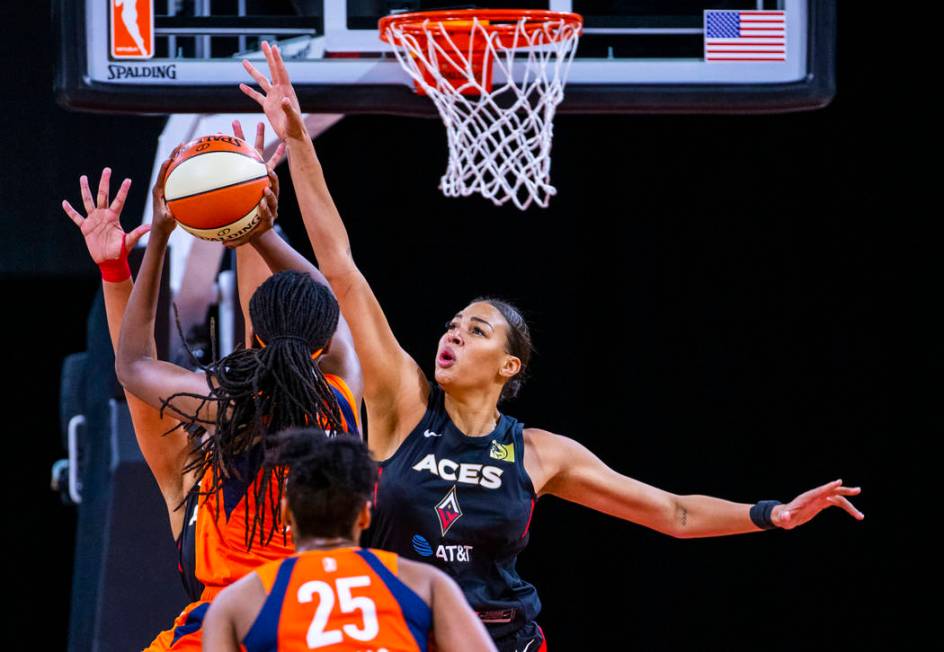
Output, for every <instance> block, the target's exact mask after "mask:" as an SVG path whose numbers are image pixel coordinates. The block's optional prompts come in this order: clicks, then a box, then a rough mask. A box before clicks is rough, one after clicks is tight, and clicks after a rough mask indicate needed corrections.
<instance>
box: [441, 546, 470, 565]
mask: <svg viewBox="0 0 944 652" xmlns="http://www.w3.org/2000/svg"><path fill="white" fill-rule="evenodd" d="M436 556H437V557H439V558H440V559H442V560H443V561H453V562H455V561H459V562H468V561H469V559H470V558H471V556H472V546H438V547H437V548H436Z"/></svg>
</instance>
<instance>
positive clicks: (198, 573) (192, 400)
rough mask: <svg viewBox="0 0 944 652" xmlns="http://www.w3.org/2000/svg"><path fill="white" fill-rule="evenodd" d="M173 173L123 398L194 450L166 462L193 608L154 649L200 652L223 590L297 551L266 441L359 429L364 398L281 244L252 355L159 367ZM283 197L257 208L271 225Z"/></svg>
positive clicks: (300, 263)
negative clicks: (317, 429)
mask: <svg viewBox="0 0 944 652" xmlns="http://www.w3.org/2000/svg"><path fill="white" fill-rule="evenodd" d="M166 165H167V163H165V166H164V168H163V169H162V172H161V174H160V175H159V181H158V183H157V184H156V186H155V188H154V191H153V199H154V219H153V222H152V229H151V239H150V241H149V243H148V249H147V252H146V254H145V259H144V262H143V263H142V267H141V271H140V273H139V275H138V282H137V284H136V285H135V287H134V290H133V291H132V293H131V297H130V299H129V300H128V305H127V308H126V309H125V315H124V322H123V324H122V337H121V340H120V342H119V346H118V354H117V357H116V368H117V371H118V375H119V380H121V381H122V383H123V385H124V386H125V388H126V390H128V391H129V392H130V393H132V394H134V395H135V396H137V397H139V398H140V399H142V400H143V401H144V402H145V403H146V404H148V405H150V406H151V408H156V409H159V410H163V411H165V413H166V414H170V415H171V416H172V417H174V418H176V419H177V420H178V421H180V422H182V423H184V424H185V425H186V435H187V436H185V437H184V441H185V442H187V446H186V447H184V448H181V449H179V450H177V455H176V456H175V457H174V458H173V459H172V460H170V461H171V462H172V464H171V466H173V468H174V469H175V471H176V473H178V474H179V476H178V477H181V478H182V481H181V485H182V487H183V488H184V489H183V492H182V493H183V495H180V496H179V498H178V499H177V501H176V502H175V503H174V505H173V508H174V510H176V511H174V512H173V516H176V515H180V517H181V518H180V521H181V529H180V536H179V539H178V547H179V549H180V561H181V564H180V566H181V571H182V573H183V575H184V581H185V585H186V586H187V588H188V591H189V592H190V594H191V598H192V599H193V600H194V602H193V603H192V604H190V605H188V606H187V607H186V608H185V609H184V611H183V612H182V613H181V615H180V616H179V617H178V619H177V621H176V622H175V623H174V626H173V627H172V628H171V629H169V630H167V631H165V632H163V633H162V634H160V635H159V636H158V637H157V638H156V639H155V640H154V642H153V643H152V645H151V647H150V648H149V649H152V650H166V649H173V650H184V649H188V650H198V649H199V648H200V624H201V621H202V616H203V614H204V613H205V612H206V608H207V605H208V602H209V601H210V600H212V599H213V597H214V596H215V595H216V593H218V592H219V591H220V590H221V589H222V588H223V587H225V586H227V585H228V584H230V583H231V582H233V581H234V580H236V579H239V578H240V577H242V576H243V575H245V574H246V573H247V572H249V571H250V570H252V569H254V568H255V567H257V566H259V565H260V564H262V563H265V562H267V561H270V560H273V559H281V558H283V557H285V556H287V555H289V554H291V553H292V552H293V551H294V546H293V543H292V539H291V533H290V532H289V531H287V530H286V528H285V527H284V522H283V520H282V518H281V514H280V513H279V509H278V505H279V496H280V494H281V491H282V486H283V482H282V480H283V472H282V471H281V470H280V469H275V470H271V471H263V470H262V469H261V462H262V453H263V451H264V449H265V447H266V442H267V437H268V433H269V432H270V430H271V432H276V431H277V430H279V429H282V428H285V427H289V426H304V425H309V424H317V425H320V426H322V427H323V428H325V429H329V430H332V431H336V432H341V431H357V430H358V416H357V415H358V413H359V406H360V393H361V391H362V390H361V380H360V367H359V364H358V362H357V357H356V355H355V354H354V352H353V347H352V346H351V341H350V335H349V331H348V329H347V327H346V325H345V324H344V323H343V321H342V320H341V319H340V317H339V311H338V308H337V302H336V301H335V299H334V297H333V296H332V295H331V293H330V291H329V290H328V289H327V286H326V284H325V283H324V281H323V277H320V275H319V274H318V272H317V270H316V269H315V268H314V267H313V266H311V265H310V263H308V262H307V261H306V260H305V259H304V258H303V257H302V256H300V255H298V254H297V253H296V252H295V251H294V250H292V249H291V248H290V247H289V246H288V245H287V244H286V243H284V242H282V241H281V240H280V239H279V242H278V243H275V244H273V246H271V247H270V248H269V249H270V250H269V251H267V257H266V262H267V263H268V264H269V267H270V268H271V269H272V271H274V272H277V273H276V274H274V275H273V276H271V277H270V278H268V279H267V280H265V281H264V282H263V283H262V284H261V285H260V286H259V288H258V289H257V290H256V291H255V292H254V293H253V294H252V298H251V300H250V302H249V313H250V321H249V322H247V323H249V324H251V327H252V339H251V346H250V347H247V348H245V349H240V350H237V351H236V352H234V353H232V354H230V355H228V356H226V357H224V358H223V359H221V360H219V361H217V362H215V363H213V364H211V365H210V366H209V367H207V368H206V369H205V370H203V371H198V372H193V371H190V370H187V369H184V368H182V367H178V366H176V365H173V364H170V363H168V362H162V361H159V360H156V359H154V357H153V349H152V346H153V345H152V339H153V326H154V313H155V310H156V305H155V304H156V298H157V288H158V286H159V282H160V273H161V271H160V270H161V264H162V259H163V256H164V254H165V251H166V245H167V239H168V237H169V235H170V232H171V231H172V230H173V228H174V226H175V224H174V221H173V218H172V217H171V216H170V214H169V212H168V211H167V207H166V204H165V203H164V200H163V196H162V193H161V186H162V183H161V180H162V178H163V170H166ZM271 178H272V180H273V184H274V187H275V190H276V192H277V177H275V175H274V174H272V175H271ZM276 192H272V191H268V192H267V194H266V197H265V199H264V201H263V203H262V205H261V207H260V210H261V211H263V212H264V213H265V214H266V215H267V216H268V217H269V218H270V221H271V218H272V216H273V214H274V213H275V210H276V207H277V206H276ZM259 260H260V261H261V260H262V259H261V258H259ZM285 270H296V271H285ZM298 270H305V271H304V272H300V271H298ZM316 279H317V280H316ZM242 287H243V285H242V283H241V288H242ZM329 357H330V361H329V360H326V359H325V358H329ZM329 362H330V363H329ZM326 363H329V364H326ZM332 372H334V373H332ZM172 436H175V438H176V439H179V436H178V435H177V433H173V435H172ZM188 439H189V441H188ZM165 497H166V496H165ZM181 506H183V507H184V509H177V508H178V507H181ZM168 507H169V508H170V507H171V503H170V502H168ZM173 516H172V519H173Z"/></svg>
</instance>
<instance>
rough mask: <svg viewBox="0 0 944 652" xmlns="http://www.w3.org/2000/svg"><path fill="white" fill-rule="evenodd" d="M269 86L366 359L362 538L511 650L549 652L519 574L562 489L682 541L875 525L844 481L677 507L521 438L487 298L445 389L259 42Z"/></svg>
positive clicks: (476, 307) (467, 321)
mask: <svg viewBox="0 0 944 652" xmlns="http://www.w3.org/2000/svg"><path fill="white" fill-rule="evenodd" d="M263 51H264V53H265V55H266V59H267V62H268V64H269V70H270V73H271V74H272V79H271V80H270V79H267V78H266V77H264V76H263V75H262V74H261V73H260V72H259V71H258V70H256V69H255V68H254V67H253V66H252V65H251V64H249V63H248V62H244V64H243V65H244V67H245V68H246V69H247V71H248V72H249V73H250V75H251V76H252V77H253V79H255V81H256V82H257V83H258V84H259V86H260V87H261V89H262V92H261V93H260V92H258V91H256V90H254V89H252V88H250V87H248V86H246V85H245V84H243V85H241V88H242V90H243V92H244V93H246V94H247V95H249V96H250V97H251V98H253V99H254V100H255V101H256V102H258V104H259V105H260V106H261V107H262V109H263V110H264V111H265V113H266V116H267V118H268V119H269V121H270V123H271V124H272V126H273V128H274V129H275V130H276V132H277V133H278V135H279V136H280V137H281V138H282V139H283V140H285V141H286V146H287V150H288V153H289V167H290V169H291V172H292V178H293V180H294V182H295V188H296V193H297V196H298V203H299V207H300V209H301V213H302V217H303V219H304V223H305V227H306V229H307V231H308V235H309V238H310V239H311V243H312V246H313V248H314V251H315V255H316V257H317V258H318V262H319V265H320V268H321V271H322V272H323V273H324V275H325V276H326V277H327V279H328V282H329V283H330V284H331V287H332V288H333V289H334V292H335V294H336V295H337V297H338V301H339V303H340V305H341V310H342V312H343V314H344V315H345V316H346V317H347V318H348V321H349V322H350V324H351V330H352V332H353V334H354V346H355V348H356V350H357V354H358V356H359V358H360V359H361V361H362V363H363V370H364V400H365V402H366V404H367V412H368V422H369V426H370V432H369V436H368V442H369V443H370V447H371V450H372V452H373V454H374V456H375V457H376V458H377V459H378V460H382V463H381V476H380V480H379V483H378V488H377V491H376V493H375V500H374V522H375V526H374V529H373V532H372V536H371V538H370V540H369V542H367V543H368V544H369V545H371V546H373V547H377V548H384V549H387V550H391V551H394V552H396V553H397V554H399V555H402V556H404V557H406V558H409V559H417V560H426V561H429V562H431V563H434V564H436V565H437V566H439V567H440V568H443V569H444V570H446V571H447V572H449V573H450V574H451V575H452V576H453V577H455V578H456V580H457V581H458V583H459V585H460V586H461V587H462V589H463V591H464V592H465V595H466V598H467V599H468V600H469V602H470V604H471V605H472V607H473V608H474V609H476V610H477V611H478V612H479V615H480V616H481V618H482V620H483V621H484V622H485V623H486V625H487V626H488V628H489V631H490V633H491V634H492V636H493V638H494V639H495V641H496V644H497V647H498V648H499V649H500V650H528V651H529V652H536V651H538V650H540V649H542V648H543V647H544V645H545V644H544V640H543V634H542V633H541V631H540V628H539V627H538V626H537V624H536V623H535V621H534V618H535V617H536V615H537V613H538V610H539V608H540V603H539V602H538V599H537V595H536V592H535V589H534V587H533V586H531V585H530V584H528V583H527V582H524V581H523V580H522V579H521V578H520V577H519V576H518V574H517V572H516V571H515V559H516V556H517V554H518V552H520V551H521V549H523V548H524V547H525V545H526V544H527V542H528V538H529V534H528V533H529V529H530V521H531V517H532V515H533V510H534V503H535V500H536V498H537V497H538V496H541V495H545V494H551V495H555V496H559V497H561V498H564V499H566V500H570V501H573V502H575V503H578V504H580V505H584V506H586V507H590V508H592V509H596V510H598V511H601V512H604V513H607V514H611V515H613V516H616V517H618V518H621V519H624V520H627V521H632V522H634V523H638V524H640V525H644V526H646V527H649V528H651V529H654V530H657V531H659V532H663V533H665V534H668V535H670V536H673V537H680V538H693V537H708V536H724V535H731V534H740V533H747V532H759V531H761V530H762V529H767V528H772V527H781V528H786V529H790V528H794V527H796V526H798V525H801V524H803V523H806V522H807V521H809V520H810V519H811V518H813V517H814V516H816V514H818V513H819V512H820V511H821V510H823V509H825V508H826V507H830V506H838V507H841V508H843V509H845V510H846V511H847V512H849V514H851V515H852V516H853V517H855V518H857V519H860V520H861V519H862V518H864V517H863V515H862V513H861V512H859V511H858V510H857V509H856V508H855V507H854V506H853V505H852V504H851V503H850V502H849V500H848V499H847V498H846V496H852V495H856V494H858V493H859V491H860V490H859V488H853V487H844V486H842V482H841V481H840V480H837V481H834V482H830V483H829V484H826V485H823V486H822V487H819V488H817V489H813V490H811V491H808V492H806V493H804V494H802V495H800V496H798V497H797V498H795V499H794V500H792V501H791V502H790V503H788V504H786V505H782V504H779V503H777V504H775V503H774V501H765V502H763V503H759V504H758V505H753V506H752V505H749V504H738V503H733V502H729V501H726V500H721V499H718V498H712V497H709V496H679V495H674V494H671V493H669V492H666V491H663V490H661V489H658V488H656V487H652V486H649V485H646V484H643V483H642V482H638V481H636V480H634V479H632V478H629V477H627V476H624V475H621V474H619V473H617V472H616V471H613V470H612V469H610V468H609V467H607V466H606V465H605V464H604V463H603V462H602V461H600V459H599V458H597V457H596V456H595V455H593V453H591V452H590V451H589V450H587V449H586V448H585V447H583V446H582V445H581V444H579V443H578V442H576V441H574V440H572V439H569V438H567V437H562V436H560V435H556V434H553V433H550V432H547V431H545V430H541V429H538V428H524V427H523V426H522V424H521V423H519V422H518V421H516V420H515V419H513V418H511V417H508V416H507V415H503V414H502V413H501V412H499V410H498V402H499V400H500V398H501V397H502V396H507V395H509V394H511V393H514V392H515V391H517V387H518V385H519V384H520V379H521V377H522V376H521V375H522V373H523V372H524V370H525V369H526V367H527V364H528V361H529V357H530V353H531V342H530V335H529V333H528V328H527V325H526V324H525V322H524V320H523V319H522V318H521V315H520V314H519V313H518V311H517V310H515V309H514V308H513V307H512V306H510V305H508V304H507V303H504V302H501V301H496V300H488V299H486V300H476V301H473V302H472V303H470V304H469V305H467V306H466V307H464V308H463V309H462V310H460V311H459V312H458V313H457V314H456V315H455V316H454V317H453V318H452V320H451V321H450V322H449V323H448V326H447V328H446V332H445V333H444V334H443V336H442V337H441V338H440V341H439V349H438V353H437V356H436V371H435V382H433V383H430V382H429V380H427V378H426V376H425V374H424V373H423V371H422V370H421V369H420V367H419V365H417V364H416V362H415V361H414V360H413V358H412V357H410V355H409V354H408V353H407V352H406V351H404V350H403V349H402V348H401V347H400V345H399V343H398V342H397V339H396V337H394V334H393V332H392V331H391V329H390V326H389V325H388V323H387V320H386V318H385V316H384V313H383V311H382V310H381V308H380V304H379V303H378V301H377V299H376V297H375V296H374V294H373V292H372V291H371V289H370V286H369V285H368V283H367V281H366V279H365V278H364V276H363V275H362V274H361V272H360V270H359V269H358V268H357V266H356V265H355V264H354V259H353V257H352V255H351V247H350V243H349V241H348V236H347V232H346V230H345V228H344V224H343V223H342V221H341V218H340V215H339V214H338V211H337V209H336V207H335V205H334V203H333V201H332V199H331V195H330V193H329V192H328V188H327V185H326V183H325V179H324V175H323V173H322V169H321V164H320V162H319V161H318V158H317V156H316V154H315V151H314V147H313V146H312V142H311V139H310V138H309V135H308V133H307V131H306V128H305V124H304V122H303V120H302V118H301V114H300V111H299V105H298V100H297V98H296V97H295V92H294V90H293V89H292V86H291V82H290V80H289V78H288V73H287V71H286V68H285V65H284V63H283V61H282V58H281V54H280V52H279V50H278V49H277V48H269V46H268V45H264V46H263Z"/></svg>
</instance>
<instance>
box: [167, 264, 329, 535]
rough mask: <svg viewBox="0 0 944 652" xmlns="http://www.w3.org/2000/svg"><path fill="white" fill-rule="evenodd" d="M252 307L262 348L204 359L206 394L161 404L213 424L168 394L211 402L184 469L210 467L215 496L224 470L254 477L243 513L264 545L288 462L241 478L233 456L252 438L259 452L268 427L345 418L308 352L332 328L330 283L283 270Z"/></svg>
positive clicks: (249, 530) (249, 531)
mask: <svg viewBox="0 0 944 652" xmlns="http://www.w3.org/2000/svg"><path fill="white" fill-rule="evenodd" d="M249 314H250V317H251V319H252V325H253V329H254V332H255V335H256V338H257V340H258V342H259V344H260V345H261V346H262V348H252V349H240V350H237V351H234V352H233V353H231V354H230V355H228V356H225V357H223V358H221V359H220V360H219V361H217V362H216V363H213V364H211V365H208V366H207V367H206V368H205V371H206V373H207V380H208V383H209V385H210V391H209V393H208V395H206V396H195V395H193V394H183V393H182V394H175V395H174V396H171V397H170V398H168V399H167V400H166V401H165V402H164V406H165V407H170V409H171V410H173V411H174V412H175V413H177V414H178V415H179V416H181V417H182V418H184V419H185V424H184V425H193V424H201V423H202V424H206V425H210V424H207V422H206V421H205V420H201V419H200V418H199V411H198V413H196V414H192V415H189V414H182V413H181V412H180V410H178V409H176V408H174V407H173V406H172V405H170V402H171V401H172V400H173V399H174V398H176V397H178V396H191V397H196V398H200V399H202V400H204V401H206V402H213V403H215V404H216V420H215V422H214V423H213V424H212V425H213V426H214V427H213V431H212V434H209V435H208V436H206V437H204V438H203V439H202V441H200V440H199V437H200V434H202V433H200V434H198V433H197V432H196V430H197V429H194V428H188V432H190V435H191V437H192V438H193V439H195V441H194V442H193V443H194V445H195V448H196V449H197V450H198V454H197V455H196V456H195V457H194V461H193V462H192V463H190V464H189V465H188V466H187V467H186V468H185V469H184V472H185V473H188V472H190V471H196V473H197V476H198V477H201V478H202V477H204V475H205V474H206V473H207V472H210V473H211V474H212V475H211V478H212V483H211V485H210V486H209V487H207V488H206V490H205V491H202V492H201V494H203V495H207V496H210V495H215V496H216V499H217V501H219V495H220V493H222V492H221V491H220V489H221V488H222V484H223V481H224V479H225V478H227V477H229V476H236V477H237V478H239V479H241V480H243V481H245V482H249V481H251V482H252V484H251V489H250V491H251V492H252V494H253V497H254V499H255V508H254V513H251V514H250V513H249V512H248V511H247V518H246V545H247V547H250V548H251V546H252V545H253V542H254V541H255V539H256V534H257V533H258V535H259V536H258V540H259V543H260V544H261V545H266V544H267V543H268V542H269V541H271V539H272V537H273V535H274V534H275V531H276V528H277V525H278V523H279V522H280V521H281V516H282V515H281V508H280V501H281V498H282V492H283V489H284V484H285V483H284V481H285V470H284V469H282V468H276V469H274V470H273V471H272V472H271V473H269V472H266V473H261V474H259V475H258V476H257V477H255V478H242V477H240V473H239V470H238V468H237V466H236V463H237V462H238V461H239V460H242V459H245V458H246V456H248V455H249V454H250V452H251V451H252V450H253V448H254V447H255V446H257V445H258V446H261V455H262V457H264V456H265V454H266V451H267V450H268V448H269V446H270V445H271V444H270V439H271V434H270V433H277V432H279V431H281V430H284V429H286V428H299V427H306V426H309V427H310V426H315V427H319V428H322V429H324V430H326V431H329V432H340V431H342V430H343V429H344V426H343V423H344V422H343V419H342V416H341V409H340V406H339V405H338V401H337V398H336V397H335V395H334V392H333V391H332V389H331V386H330V385H329V384H328V382H327V379H326V378H325V376H324V374H323V373H322V372H321V370H320V369H319V368H318V364H317V362H316V361H314V360H313V359H312V351H315V350H320V349H323V348H324V347H325V346H326V345H327V343H328V341H329V340H330V339H331V336H332V335H333V334H334V331H335V329H336V328H337V323H338V317H339V314H340V311H339V309H338V304H337V301H336V300H335V299H334V297H333V296H332V295H331V293H330V291H328V289H327V288H325V287H324V286H322V285H320V284H319V283H317V282H315V281H314V280H313V279H312V278H311V277H310V276H308V275H307V274H302V273H299V272H281V273H279V274H275V275H273V276H271V277H270V278H269V279H267V280H266V281H265V282H264V283H263V284H262V285H260V286H259V288H258V289H257V290H256V292H255V293H254V294H253V296H252V299H251V300H250V302H249ZM251 472H254V471H253V470H252V467H251ZM272 482H274V483H275V487H274V489H275V491H272V490H271V487H272V485H271V483H272ZM246 509H247V510H249V501H246ZM267 513H269V514H271V518H267Z"/></svg>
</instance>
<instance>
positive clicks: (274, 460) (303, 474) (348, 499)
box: [266, 428, 377, 544]
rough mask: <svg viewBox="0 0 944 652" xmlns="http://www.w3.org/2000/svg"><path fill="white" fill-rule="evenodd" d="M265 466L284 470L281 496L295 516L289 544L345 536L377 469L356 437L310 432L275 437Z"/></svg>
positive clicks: (303, 430) (367, 495)
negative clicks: (306, 539) (317, 538)
mask: <svg viewBox="0 0 944 652" xmlns="http://www.w3.org/2000/svg"><path fill="white" fill-rule="evenodd" d="M266 464H267V465H268V466H269V467H270V468H276V469H279V468H281V469H285V468H287V469H288V483H287V486H286V489H285V495H286V497H287V498H288V506H289V508H290V509H291V510H292V514H293V515H294V516H295V527H296V528H297V531H296V532H295V536H296V539H295V542H296V544H297V543H298V541H299V539H301V538H307V537H349V536H351V530H352V529H353V527H354V522H355V521H356V520H357V515H358V513H359V512H360V510H361V509H362V508H363V506H364V503H365V502H367V501H368V500H370V492H371V491H372V490H373V487H374V481H375V480H376V478H377V465H376V464H375V463H374V461H373V460H372V459H371V457H370V453H369V452H368V450H367V446H366V445H365V444H364V442H363V441H361V440H360V439H359V438H357V437H353V436H351V435H338V436H336V437H327V436H326V435H325V433H324V431H322V430H319V429H315V428H292V429H289V430H286V431H283V432H281V433H279V434H278V435H276V436H275V437H274V439H273V441H272V442H271V444H270V446H269V449H268V450H267V451H266Z"/></svg>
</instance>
